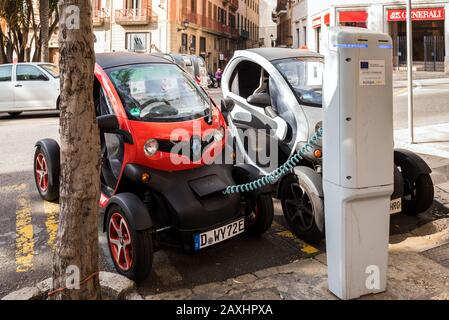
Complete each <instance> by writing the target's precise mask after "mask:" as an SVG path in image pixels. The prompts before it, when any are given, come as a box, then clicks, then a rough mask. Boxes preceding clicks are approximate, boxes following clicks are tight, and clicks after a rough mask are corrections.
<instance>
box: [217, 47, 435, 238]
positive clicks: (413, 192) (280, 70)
mask: <svg viewBox="0 0 449 320" xmlns="http://www.w3.org/2000/svg"><path fill="white" fill-rule="evenodd" d="M323 70H324V57H323V56H322V55H320V54H318V53H314V52H310V51H304V50H297V49H287V48H259V49H250V50H245V51H236V52H235V54H234V56H233V58H231V60H230V61H229V63H228V65H227V67H226V69H225V70H224V74H223V79H222V90H223V96H224V98H225V100H224V105H223V107H224V108H225V107H226V105H227V104H228V105H230V106H232V108H230V109H231V110H232V111H231V110H229V115H228V122H229V127H230V130H231V132H233V136H234V139H235V144H236V145H237V148H238V151H239V152H238V153H237V154H243V157H244V160H245V161H247V162H248V163H250V164H253V165H256V166H257V167H258V168H259V169H260V170H261V171H262V172H264V173H269V172H271V171H273V170H274V169H276V168H277V167H278V166H280V165H282V164H284V163H285V162H286V161H288V160H289V158H290V157H291V156H293V155H294V154H295V153H296V151H297V150H299V149H300V148H302V147H303V146H304V145H305V144H306V143H307V142H308V141H309V139H310V138H311V137H312V136H313V135H314V134H315V132H317V130H318V129H320V128H321V126H322V119H323V110H322V83H323ZM229 100H232V102H231V101H229ZM227 102H228V103H227ZM248 129H257V130H258V132H259V133H260V132H265V135H266V137H265V138H264V139H261V137H260V134H259V135H256V136H257V138H254V135H251V134H248V131H251V130H248ZM261 140H262V143H261V142H260V141H261ZM262 144H263V145H262ZM265 144H266V145H265ZM273 146H276V147H275V150H273ZM260 151H264V152H262V155H261V152H260ZM267 151H268V152H267ZM273 151H274V152H276V153H273ZM324 152H326V150H324ZM264 153H268V154H269V157H270V160H271V161H269V162H267V161H261V159H262V160H266V158H267V157H264V156H263V155H264ZM322 153H323V150H322V146H321V141H319V142H317V143H316V144H315V145H314V147H313V148H311V149H310V152H309V153H308V154H306V155H305V156H304V157H303V160H302V161H301V163H300V164H299V165H298V166H297V167H295V169H294V170H292V171H291V173H290V174H287V175H285V176H283V177H282V178H281V179H280V180H279V181H278V182H277V184H276V185H275V187H276V188H275V195H276V197H277V198H279V199H280V200H281V203H282V208H283V211H284V216H285V218H286V221H287V223H288V225H289V227H290V228H291V230H292V231H293V232H294V233H295V234H296V235H297V236H298V237H299V238H302V239H304V240H305V241H307V242H309V243H314V242H318V241H320V240H321V239H323V238H324V235H325V232H324V202H323V196H324V195H323V188H322V175H321V174H322ZM274 154H277V157H274V156H273V155H274ZM395 165H396V166H395V168H392V170H393V169H394V170H395V192H394V194H393V195H392V202H391V213H398V212H401V211H402V212H404V213H407V214H419V213H422V212H424V211H427V210H428V209H429V208H430V206H431V205H432V203H433V199H434V189H433V183H432V179H431V178H430V173H431V169H430V168H429V167H428V166H427V164H426V163H425V162H424V161H423V160H422V159H421V158H420V157H418V156H417V155H415V154H413V153H411V152H410V151H407V150H395Z"/></svg>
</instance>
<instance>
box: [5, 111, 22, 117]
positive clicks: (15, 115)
mask: <svg viewBox="0 0 449 320" xmlns="http://www.w3.org/2000/svg"><path fill="white" fill-rule="evenodd" d="M8 114H9V115H10V116H11V117H13V118H17V117H18V116H20V115H21V114H22V112H8Z"/></svg>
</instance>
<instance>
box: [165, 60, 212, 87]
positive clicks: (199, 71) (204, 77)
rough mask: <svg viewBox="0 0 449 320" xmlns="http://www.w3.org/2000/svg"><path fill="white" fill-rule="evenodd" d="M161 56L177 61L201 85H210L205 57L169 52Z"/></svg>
mask: <svg viewBox="0 0 449 320" xmlns="http://www.w3.org/2000/svg"><path fill="white" fill-rule="evenodd" d="M161 56H163V57H165V58H166V59H168V60H170V61H173V62H175V63H176V64H177V65H179V66H180V67H181V68H183V69H184V70H186V71H187V72H188V73H189V74H190V75H191V76H192V77H193V79H195V81H196V83H197V84H199V85H200V86H201V87H203V88H208V87H209V85H210V83H211V80H210V78H209V75H208V72H207V68H206V61H204V58H203V57H200V56H194V55H188V54H181V53H168V54H162V55H161Z"/></svg>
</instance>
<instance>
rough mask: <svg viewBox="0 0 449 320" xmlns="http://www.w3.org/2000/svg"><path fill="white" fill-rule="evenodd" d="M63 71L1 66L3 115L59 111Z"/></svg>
mask: <svg viewBox="0 0 449 320" xmlns="http://www.w3.org/2000/svg"><path fill="white" fill-rule="evenodd" d="M59 90H60V89H59V68H58V66H56V65H54V64H51V63H18V64H4V65H0V112H7V113H9V114H10V115H11V116H18V115H20V114H21V113H22V112H24V111H43V110H58V109H59Z"/></svg>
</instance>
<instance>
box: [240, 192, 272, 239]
mask: <svg viewBox="0 0 449 320" xmlns="http://www.w3.org/2000/svg"><path fill="white" fill-rule="evenodd" d="M251 214H254V218H253V221H252V222H250V223H249V225H248V226H247V227H246V232H247V233H248V234H249V235H250V236H253V237H259V236H261V235H262V234H264V233H265V232H267V231H268V229H270V228H271V224H272V223H273V218H274V208H273V199H272V198H271V195H270V194H261V195H259V197H258V198H257V201H256V203H255V205H254V206H253V209H252V213H251Z"/></svg>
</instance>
